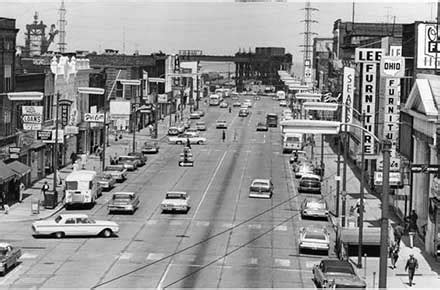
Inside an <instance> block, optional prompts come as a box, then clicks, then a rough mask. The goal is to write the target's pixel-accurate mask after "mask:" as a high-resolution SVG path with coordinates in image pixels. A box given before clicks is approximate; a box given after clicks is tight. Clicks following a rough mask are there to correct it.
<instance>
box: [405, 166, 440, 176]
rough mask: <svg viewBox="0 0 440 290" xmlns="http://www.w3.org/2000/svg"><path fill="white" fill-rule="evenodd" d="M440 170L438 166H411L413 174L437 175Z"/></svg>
mask: <svg viewBox="0 0 440 290" xmlns="http://www.w3.org/2000/svg"><path fill="white" fill-rule="evenodd" d="M439 169H440V166H439V165H438V164H411V172H412V173H424V174H436V173H439Z"/></svg>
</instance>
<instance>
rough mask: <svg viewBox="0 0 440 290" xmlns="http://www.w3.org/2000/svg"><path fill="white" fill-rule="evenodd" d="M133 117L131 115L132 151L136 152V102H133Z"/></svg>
mask: <svg viewBox="0 0 440 290" xmlns="http://www.w3.org/2000/svg"><path fill="white" fill-rule="evenodd" d="M134 106H135V107H134V117H133V123H132V124H133V152H136V129H137V128H136V127H137V126H136V125H137V124H136V123H137V122H136V121H137V108H136V106H137V103H135V104H134Z"/></svg>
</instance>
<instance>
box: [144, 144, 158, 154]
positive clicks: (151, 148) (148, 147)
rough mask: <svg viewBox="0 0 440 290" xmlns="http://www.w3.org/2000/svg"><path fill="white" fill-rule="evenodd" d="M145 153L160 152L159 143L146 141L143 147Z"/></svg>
mask: <svg viewBox="0 0 440 290" xmlns="http://www.w3.org/2000/svg"><path fill="white" fill-rule="evenodd" d="M141 152H142V153H143V154H156V153H159V144H157V143H156V142H145V143H144V146H143V147H142V149H141Z"/></svg>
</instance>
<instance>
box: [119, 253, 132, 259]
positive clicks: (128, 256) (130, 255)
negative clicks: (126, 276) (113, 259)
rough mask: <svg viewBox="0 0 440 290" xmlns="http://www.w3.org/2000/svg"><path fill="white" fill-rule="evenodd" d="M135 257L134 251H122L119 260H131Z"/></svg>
mask: <svg viewBox="0 0 440 290" xmlns="http://www.w3.org/2000/svg"><path fill="white" fill-rule="evenodd" d="M131 257H133V253H121V254H120V255H119V257H118V258H119V260H130V259H131Z"/></svg>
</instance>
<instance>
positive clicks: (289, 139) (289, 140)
mask: <svg viewBox="0 0 440 290" xmlns="http://www.w3.org/2000/svg"><path fill="white" fill-rule="evenodd" d="M286 141H287V142H299V138H298V137H287V138H286Z"/></svg>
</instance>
